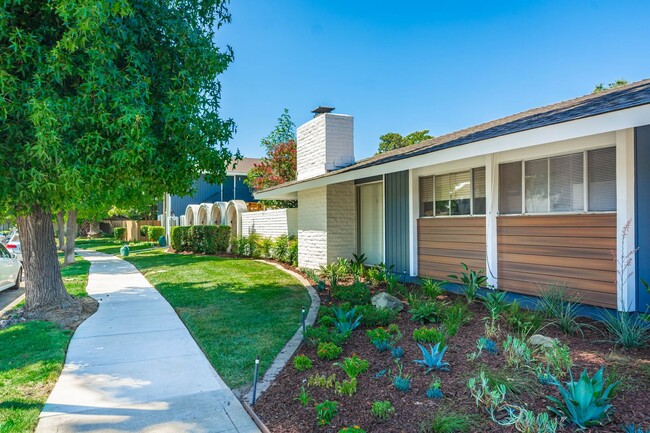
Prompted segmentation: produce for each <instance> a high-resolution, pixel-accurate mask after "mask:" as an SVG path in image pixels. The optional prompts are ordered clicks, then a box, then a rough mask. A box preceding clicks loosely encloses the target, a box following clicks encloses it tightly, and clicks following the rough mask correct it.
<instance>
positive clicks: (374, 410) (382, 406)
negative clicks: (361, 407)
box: [370, 400, 395, 421]
mask: <svg viewBox="0 0 650 433" xmlns="http://www.w3.org/2000/svg"><path fill="white" fill-rule="evenodd" d="M370 413H371V414H373V415H374V416H376V417H377V418H379V419H380V420H382V421H386V420H387V419H388V417H389V416H390V415H392V414H394V413H395V408H394V407H393V405H392V404H391V402H390V401H388V400H384V401H373V402H372V407H371V408H370Z"/></svg>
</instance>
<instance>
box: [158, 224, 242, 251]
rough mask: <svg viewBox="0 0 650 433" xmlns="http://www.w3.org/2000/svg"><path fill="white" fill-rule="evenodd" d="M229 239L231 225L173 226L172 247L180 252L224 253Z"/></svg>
mask: <svg viewBox="0 0 650 433" xmlns="http://www.w3.org/2000/svg"><path fill="white" fill-rule="evenodd" d="M161 228H162V227H161ZM229 240H230V226H190V227H172V232H171V243H172V248H173V249H174V250H176V251H179V252H180V251H183V252H191V253H203V254H217V253H223V252H225V251H226V250H227V249H228V243H229Z"/></svg>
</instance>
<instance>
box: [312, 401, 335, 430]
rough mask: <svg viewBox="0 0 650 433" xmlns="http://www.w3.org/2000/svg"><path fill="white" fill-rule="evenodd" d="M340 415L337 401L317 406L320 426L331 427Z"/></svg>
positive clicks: (317, 419) (325, 402) (317, 418)
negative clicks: (335, 418)
mask: <svg viewBox="0 0 650 433" xmlns="http://www.w3.org/2000/svg"><path fill="white" fill-rule="evenodd" d="M338 413H339V404H338V402H336V401H330V400H325V401H324V402H322V403H318V404H317V405H316V421H317V422H318V425H330V424H332V420H333V419H334V417H335V416H336V415H338Z"/></svg>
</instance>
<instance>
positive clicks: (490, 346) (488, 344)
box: [467, 337, 499, 361]
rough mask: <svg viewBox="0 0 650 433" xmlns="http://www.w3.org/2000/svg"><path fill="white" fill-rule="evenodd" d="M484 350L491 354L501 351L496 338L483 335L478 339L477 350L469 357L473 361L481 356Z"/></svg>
mask: <svg viewBox="0 0 650 433" xmlns="http://www.w3.org/2000/svg"><path fill="white" fill-rule="evenodd" d="M484 350H485V351H486V352H487V353H489V354H491V355H496V354H497V353H499V349H498V348H497V343H496V342H495V341H494V340H492V339H489V338H487V337H481V338H479V339H478V340H476V351H475V352H474V353H471V354H470V355H468V356H467V359H469V360H471V361H473V360H475V359H477V358H478V357H480V356H481V354H482V353H483V351H484Z"/></svg>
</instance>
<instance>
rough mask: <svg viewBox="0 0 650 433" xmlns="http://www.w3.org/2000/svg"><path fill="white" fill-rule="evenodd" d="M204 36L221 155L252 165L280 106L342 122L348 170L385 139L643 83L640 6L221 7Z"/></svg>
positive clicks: (255, 3) (295, 0)
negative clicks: (209, 43) (216, 24)
mask: <svg viewBox="0 0 650 433" xmlns="http://www.w3.org/2000/svg"><path fill="white" fill-rule="evenodd" d="M230 10H231V12H232V23H231V24H228V25H225V26H224V27H222V29H221V30H219V31H218V36H217V41H218V44H220V45H225V44H228V45H230V46H232V48H233V50H234V52H235V61H234V63H233V64H232V65H231V66H230V68H229V69H228V71H226V73H225V74H224V75H223V76H222V78H221V82H222V85H223V91H222V92H223V94H222V96H223V99H222V107H221V115H222V116H223V117H232V118H233V119H234V120H235V122H236V123H237V129H238V130H237V134H236V135H235V137H234V139H233V140H232V141H231V143H230V147H231V148H233V149H235V148H239V149H240V150H241V151H242V153H243V154H244V156H251V157H259V156H262V155H263V151H262V149H261V148H260V146H259V141H260V138H262V137H264V136H266V135H267V134H268V133H269V132H270V131H271V130H272V129H273V127H274V125H275V124H276V123H277V122H276V121H277V118H278V116H279V115H280V114H281V113H282V110H283V108H285V107H286V108H288V109H289V111H290V114H291V116H292V118H293V120H294V122H295V123H296V124H297V125H300V124H302V123H304V122H306V121H307V120H309V119H310V118H311V116H312V115H311V113H310V111H311V110H312V109H313V108H315V107H317V106H319V105H329V106H333V107H336V112H338V113H345V114H352V115H354V117H355V154H356V158H357V159H361V158H363V157H367V156H370V155H372V154H374V152H375V151H376V149H377V144H378V142H379V136H380V135H382V134H384V133H386V132H389V131H390V132H399V133H401V134H404V135H405V134H408V133H409V132H412V131H415V130H421V129H429V130H430V131H431V134H433V135H442V134H444V133H447V132H452V131H456V130H458V129H461V128H464V127H467V126H472V125H475V124H478V123H482V122H485V121H489V120H493V119H496V118H499V117H503V116H507V115H510V114H514V113H516V112H519V111H522V110H526V109H528V108H533V107H538V106H541V105H545V104H549V103H553V102H559V101H562V100H566V99H570V98H573V97H577V96H580V95H583V94H586V93H590V92H591V91H592V90H593V88H594V86H595V85H596V84H597V83H600V82H603V83H605V84H607V83H610V82H613V81H615V80H616V79H618V78H625V79H627V80H629V81H637V80H641V79H644V78H650V55H649V54H650V1H648V0H641V1H626V0H622V1H615V0H611V1H602V0H592V1H582V0H571V1H566V0H557V1H534V2H533V1H520V0H519V1H462V0H447V1H435V0H431V1H409V0H404V1H397V2H395V1H383V0H376V1H370V0H327V1H320V0H233V1H232V2H231V5H230Z"/></svg>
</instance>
